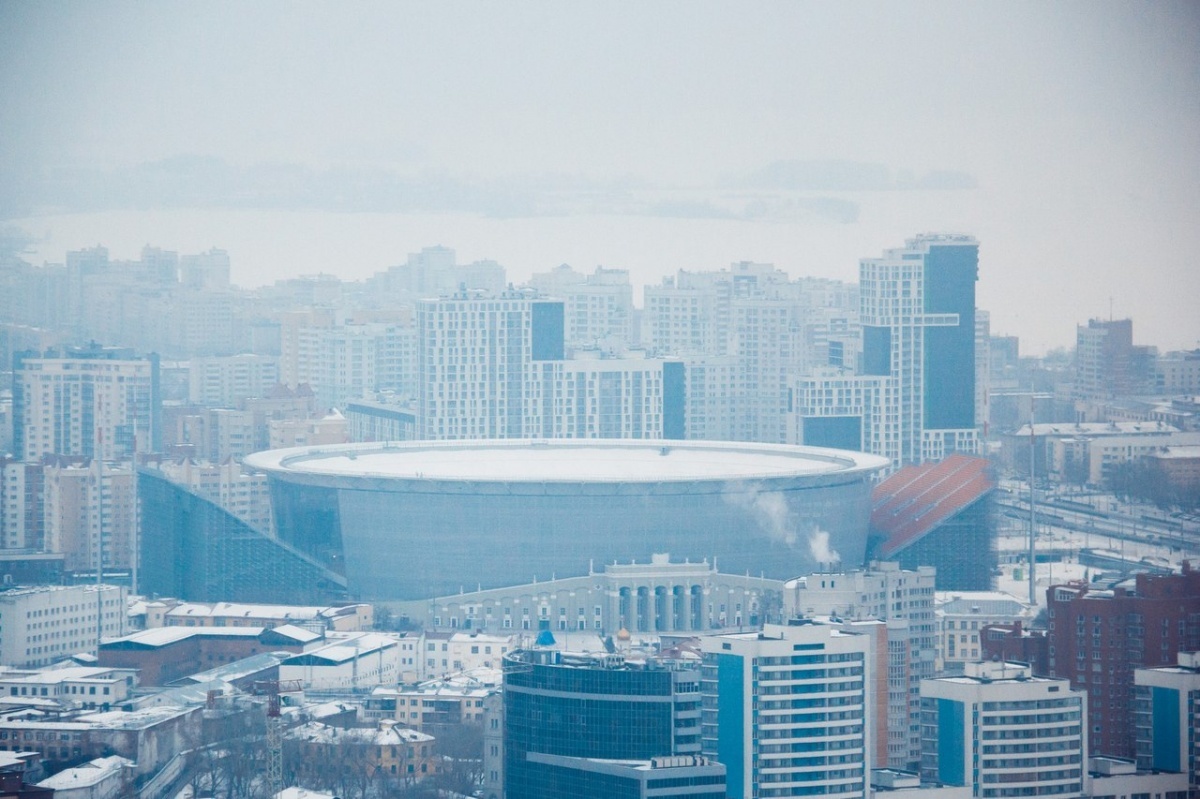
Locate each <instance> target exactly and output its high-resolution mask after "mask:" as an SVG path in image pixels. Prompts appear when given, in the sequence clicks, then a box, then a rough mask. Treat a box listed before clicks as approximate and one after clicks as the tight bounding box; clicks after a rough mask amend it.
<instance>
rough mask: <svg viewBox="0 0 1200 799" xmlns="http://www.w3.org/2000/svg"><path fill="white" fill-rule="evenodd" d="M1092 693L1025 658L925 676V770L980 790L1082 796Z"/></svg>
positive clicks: (931, 776) (929, 777)
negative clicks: (1038, 672)
mask: <svg viewBox="0 0 1200 799" xmlns="http://www.w3.org/2000/svg"><path fill="white" fill-rule="evenodd" d="M1086 702H1087V700H1086V697H1085V696H1084V695H1083V694H1082V693H1080V692H1078V691H1073V690H1071V687H1070V685H1069V684H1068V683H1067V681H1066V680H1054V679H1045V678H1040V677H1034V676H1033V675H1032V674H1031V673H1030V671H1029V667H1028V666H1026V665H1025V664H1023V663H973V664H970V665H969V666H968V667H967V670H966V672H965V673H964V674H963V675H962V676H956V677H939V678H936V679H932V680H926V681H925V682H924V683H922V684H921V708H922V712H921V737H922V755H921V777H922V779H923V780H924V781H926V782H936V783H941V784H943V785H950V786H955V785H958V786H970V788H971V795H972V796H975V797H981V798H986V797H1002V796H1063V797H1077V796H1082V795H1083V792H1084V785H1085V779H1086V774H1087V772H1086V770H1085V763H1084V758H1085V757H1086V754H1087V732H1086V729H1085V726H1084V724H1085V721H1084V716H1085V705H1086Z"/></svg>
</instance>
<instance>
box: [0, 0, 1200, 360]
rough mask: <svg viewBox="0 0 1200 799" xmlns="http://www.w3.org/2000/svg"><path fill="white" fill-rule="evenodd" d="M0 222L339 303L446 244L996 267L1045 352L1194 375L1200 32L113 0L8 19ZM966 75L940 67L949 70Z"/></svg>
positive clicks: (941, 20)
mask: <svg viewBox="0 0 1200 799" xmlns="http://www.w3.org/2000/svg"><path fill="white" fill-rule="evenodd" d="M0 21H2V22H3V23H5V24H0V75H2V76H3V77H2V78H0V80H2V81H3V83H0V88H2V89H3V91H4V93H5V96H6V97H7V98H9V99H10V103H9V104H8V106H7V107H6V109H5V110H4V111H3V112H0V142H2V143H3V145H4V146H3V147H0V173H2V174H3V176H4V178H5V180H4V181H3V182H2V183H0V186H2V187H3V188H0V218H3V219H4V220H5V222H6V223H9V224H13V223H16V224H18V225H20V226H22V227H24V228H25V229H26V230H28V231H29V232H30V233H31V234H32V235H33V236H34V237H35V238H38V239H41V238H42V237H43V235H44V234H45V233H47V232H49V233H50V234H51V235H50V240H49V241H48V242H47V243H46V244H45V245H44V251H42V252H39V253H37V255H36V257H37V259H46V260H51V261H55V260H58V259H59V258H61V256H62V254H63V253H64V252H65V251H67V250H68V249H76V248H78V247H82V246H90V245H94V244H95V243H97V241H102V242H106V243H109V245H110V246H111V247H112V248H113V252H114V254H116V255H119V256H121V257H128V256H130V255H132V254H133V253H134V252H135V251H136V248H138V247H140V246H141V245H143V244H145V243H147V242H150V243H155V244H157V245H159V246H164V247H167V248H170V249H178V250H180V251H185V252H186V251H203V250H207V249H208V248H209V247H212V246H214V245H215V246H219V247H223V248H225V249H228V250H229V251H230V252H231V254H232V257H233V262H234V270H235V280H234V282H236V283H239V284H241V285H258V284H261V283H266V282H271V280H273V279H275V278H278V277H284V276H287V275H289V274H293V273H295V272H316V271H326V272H334V273H338V274H341V275H342V276H344V277H347V278H355V277H359V278H361V277H365V276H367V275H368V274H370V273H371V272H374V271H377V270H380V269H384V268H386V267H387V266H388V265H389V264H390V263H394V262H395V261H396V260H397V259H398V258H400V257H402V256H403V254H404V253H405V252H408V251H411V250H413V249H416V248H419V247H421V246H426V245H429V244H434V243H439V242H440V243H443V244H446V245H449V246H453V247H455V248H457V249H458V250H459V251H460V252H461V253H462V254H463V255H464V256H465V257H466V258H467V259H468V260H472V259H479V258H495V259H496V260H498V261H500V262H501V263H504V264H505V265H506V266H508V268H509V269H510V270H511V271H512V274H513V276H514V277H515V278H517V279H520V278H521V277H522V276H523V275H522V272H532V271H541V270H545V269H549V268H552V267H553V266H556V265H557V264H559V263H563V262H566V263H571V264H573V265H575V266H576V267H577V268H580V269H590V268H591V267H592V266H594V265H595V264H603V265H605V266H607V267H611V268H627V269H629V270H630V271H631V274H632V275H633V277H634V281H635V283H636V284H639V285H644V284H653V283H656V282H657V281H658V279H659V278H660V277H661V276H662V275H664V274H670V273H673V272H674V271H676V270H677V269H680V268H685V269H696V268H703V269H712V268H718V267H720V266H721V265H723V264H726V263H730V262H734V261H740V260H753V261H758V262H772V263H775V264H777V265H778V266H779V267H780V268H781V269H783V270H785V271H787V272H789V273H790V274H793V275H826V276H830V277H840V278H848V277H849V276H850V275H852V274H853V273H854V270H855V269H856V266H857V263H858V259H860V258H862V257H870V256H872V255H874V254H875V253H878V252H880V251H882V250H883V249H885V248H886V247H889V246H893V245H894V242H896V241H900V240H903V239H904V238H905V237H907V236H910V235H913V234H914V233H917V232H922V231H925V232H935V231H945V232H962V233H969V234H972V235H974V236H976V237H977V238H978V239H979V240H980V241H981V242H982V244H983V248H982V251H981V263H982V264H983V266H984V273H983V274H984V278H983V280H982V281H981V283H980V286H979V297H980V306H981V307H983V308H986V309H988V310H989V311H990V312H991V313H992V322H993V329H994V330H996V331H998V332H1003V333H1008V334H1016V335H1019V336H1021V337H1022V338H1023V339H1024V340H1025V343H1026V351H1028V352H1035V353H1036V352H1044V351H1046V350H1049V349H1051V348H1054V347H1059V346H1067V345H1069V343H1070V340H1071V338H1072V327H1073V325H1074V324H1077V323H1085V322H1086V321H1087V319H1089V318H1094V317H1099V318H1107V317H1109V316H1115V317H1118V318H1123V317H1132V318H1134V319H1136V320H1139V321H1140V329H1141V330H1142V332H1143V334H1144V336H1145V341H1146V342H1147V343H1153V344H1156V345H1158V346H1160V347H1162V348H1163V349H1181V348H1192V347H1194V346H1195V345H1196V342H1197V341H1200V321H1198V317H1197V315H1196V314H1195V313H1194V312H1192V309H1191V307H1190V304H1189V298H1191V297H1194V296H1197V295H1198V294H1200V271H1197V270H1195V269H1193V268H1192V267H1191V260H1192V253H1194V252H1195V251H1196V250H1197V248H1198V245H1200V240H1198V239H1197V236H1198V235H1200V229H1198V228H1197V226H1196V225H1195V224H1194V220H1195V219H1196V218H1197V217H1198V216H1200V181H1197V180H1196V176H1197V174H1200V160H1198V159H1200V156H1198V155H1197V152H1198V151H1197V150H1196V148H1195V147H1194V146H1193V144H1194V141H1195V137H1196V133H1197V131H1198V130H1200V99H1198V98H1200V56H1198V55H1197V54H1198V53H1200V48H1197V47H1195V42H1196V41H1197V40H1200V14H1198V13H1197V11H1196V9H1195V7H1194V5H1190V4H1186V3H1177V4H1173V3H1161V4H1155V5H1154V6H1152V7H1149V8H1145V9H1136V10H1135V9H1133V8H1131V7H1128V6H1124V5H1120V4H1117V3H1102V4H1094V5H1091V6H1089V7H1088V8H1087V11H1086V13H1085V12H1083V11H1082V10H1081V9H1080V8H1077V7H1074V6H1069V5H1064V6H1043V5H1037V4H1032V3H1030V4H1020V3H1018V4H1005V5H1004V6H995V7H987V8H976V7H964V6H960V5H955V4H950V3H940V2H930V3H917V4H908V5H906V6H905V7H904V8H903V11H902V12H901V10H900V9H899V8H897V9H885V10H880V9H874V8H871V7H868V6H866V5H853V4H851V5H839V6H822V5H816V4H795V5H787V6H784V5H768V4H761V5H753V6H750V7H749V8H746V9H737V10H735V9H732V8H726V7H722V6H719V5H716V4H701V5H699V6H688V7H687V9H686V10H684V9H681V8H680V7H676V6H672V5H664V6H661V7H657V8H653V9H646V8H638V9H636V12H634V11H632V10H627V11H622V9H621V7H620V6H617V7H606V6H599V5H592V6H580V7H573V8H570V9H565V8H564V9H548V8H545V7H540V6H534V5H530V4H523V3H516V4H505V5H503V6H497V7H494V8H492V7H489V8H483V9H472V10H471V13H470V14H464V15H456V14H454V13H453V11H452V10H448V9H427V8H421V7H419V6H415V5H374V4H362V5H359V6H356V7H354V8H353V9H351V10H350V11H345V10H343V9H341V8H334V7H332V6H322V5H310V6H303V7H300V8H296V7H294V6H283V5H280V4H276V3H271V2H261V3H256V4H240V5H236V6H233V5H221V4H206V5H204V6H202V7H185V6H182V5H178V4H173V3H166V4H162V5H157V6H155V7H154V8H153V9H145V8H142V7H140V6H137V5H133V4H126V3H122V2H113V3H105V4H95V5H86V6H67V5H65V4H54V3H48V4H37V5H22V4H11V5H7V6H5V8H4V9H3V10H0ZM948 66H949V68H948Z"/></svg>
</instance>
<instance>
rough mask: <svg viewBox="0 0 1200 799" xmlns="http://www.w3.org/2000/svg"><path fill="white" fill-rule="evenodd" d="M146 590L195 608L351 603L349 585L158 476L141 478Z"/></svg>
mask: <svg viewBox="0 0 1200 799" xmlns="http://www.w3.org/2000/svg"><path fill="white" fill-rule="evenodd" d="M138 497H139V499H140V500H141V505H142V536H141V547H140V549H141V571H140V573H139V585H138V588H139V590H140V591H141V592H142V593H144V594H146V595H147V596H171V597H178V598H180V599H185V600H189V601H195V602H219V601H225V602H262V603H277V604H313V603H318V602H331V601H337V600H339V599H343V598H345V581H344V579H343V578H342V577H341V576H340V575H338V574H335V573H333V572H332V571H330V570H329V569H327V568H325V567H324V566H322V565H320V564H319V563H317V562H316V561H314V560H313V559H312V558H310V557H308V556H306V555H304V554H302V553H301V552H298V551H297V550H295V549H293V548H292V547H290V546H287V545H286V544H283V543H280V542H279V541H276V540H274V539H272V538H270V537H269V536H268V535H267V534H265V533H263V532H262V531H259V530H256V529H254V528H253V527H251V526H249V525H247V524H246V523H245V522H243V521H241V520H240V519H238V518H237V517H236V516H234V515H233V514H231V513H229V512H227V511H225V510H223V509H222V508H221V507H220V506H218V505H216V504H214V503H213V502H211V501H209V500H207V499H205V498H204V497H201V496H199V495H197V494H194V493H192V492H191V491H189V490H188V489H187V488H186V487H184V486H181V485H178V484H176V483H173V482H171V481H170V480H168V479H167V477H166V476H165V475H163V474H162V473H161V472H157V471H154V470H152V469H140V470H139V471H138Z"/></svg>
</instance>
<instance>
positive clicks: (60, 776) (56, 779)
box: [38, 755, 133, 791]
mask: <svg viewBox="0 0 1200 799" xmlns="http://www.w3.org/2000/svg"><path fill="white" fill-rule="evenodd" d="M132 765H133V761H132V760H126V759H125V758H123V757H120V756H118V755H113V756H111V757H98V758H96V759H95V760H91V761H89V762H87V763H84V764H83V765H82V766H76V767H74V768H68V769H63V770H62V771H60V772H58V773H57V774H55V775H53V776H51V777H47V778H46V779H44V780H42V781H41V782H39V783H38V787H39V788H53V789H54V790H56V791H68V790H72V789H76V788H89V787H91V786H93V785H96V784H97V783H99V782H101V781H103V780H105V779H107V778H109V777H111V776H112V775H113V774H119V773H120V772H121V769H123V768H124V767H126V766H132Z"/></svg>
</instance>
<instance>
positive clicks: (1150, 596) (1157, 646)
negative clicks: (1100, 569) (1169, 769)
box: [1047, 563, 1200, 758]
mask: <svg viewBox="0 0 1200 799" xmlns="http://www.w3.org/2000/svg"><path fill="white" fill-rule="evenodd" d="M1047 601H1048V606H1049V611H1048V614H1049V615H1048V619H1047V624H1048V625H1049V632H1048V634H1047V639H1048V652H1047V662H1048V670H1049V676H1052V677H1066V678H1068V679H1070V681H1071V687H1072V688H1076V689H1078V690H1081V691H1086V692H1087V695H1088V703H1087V709H1088V728H1089V729H1088V742H1089V749H1090V753H1091V754H1093V755H1096V754H1104V755H1110V756H1113V757H1122V758H1133V757H1134V724H1133V672H1134V669H1138V668H1154V667H1156V666H1169V665H1171V664H1173V663H1175V662H1176V655H1177V654H1178V653H1179V652H1181V651H1184V652H1186V651H1196V650H1198V649H1200V572H1197V571H1194V570H1193V569H1192V568H1191V565H1190V564H1188V563H1184V566H1183V573H1182V574H1138V575H1136V576H1134V577H1132V578H1130V579H1127V580H1123V581H1121V582H1120V583H1117V584H1114V585H1112V586H1110V587H1101V586H1097V585H1094V584H1093V585H1089V584H1086V583H1071V584H1068V585H1055V586H1051V587H1050V589H1049V590H1048V592H1047Z"/></svg>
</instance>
